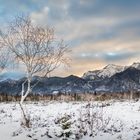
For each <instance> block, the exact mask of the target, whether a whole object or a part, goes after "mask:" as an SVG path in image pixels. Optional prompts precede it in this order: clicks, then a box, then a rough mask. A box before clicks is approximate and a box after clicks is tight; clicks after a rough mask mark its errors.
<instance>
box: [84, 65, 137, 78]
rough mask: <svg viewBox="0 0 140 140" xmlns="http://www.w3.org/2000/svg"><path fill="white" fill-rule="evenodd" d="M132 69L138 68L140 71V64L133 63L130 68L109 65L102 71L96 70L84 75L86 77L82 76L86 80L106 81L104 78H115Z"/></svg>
mask: <svg viewBox="0 0 140 140" xmlns="http://www.w3.org/2000/svg"><path fill="white" fill-rule="evenodd" d="M130 67H133V68H136V69H138V70H140V63H133V64H132V65H130V66H119V65H114V64H109V65H107V66H105V67H104V68H103V69H101V70H95V71H88V72H86V73H84V75H83V76H82V78H84V79H91V80H92V79H93V80H95V79H104V78H107V77H108V78H109V77H111V76H113V75H114V74H116V73H120V72H122V71H124V70H126V69H128V68H130Z"/></svg>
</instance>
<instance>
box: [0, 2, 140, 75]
mask: <svg viewBox="0 0 140 140" xmlns="http://www.w3.org/2000/svg"><path fill="white" fill-rule="evenodd" d="M21 13H24V14H28V15H30V16H31V18H32V20H33V22H35V23H37V24H39V25H42V26H43V25H46V24H47V25H49V26H52V27H54V28H55V30H56V34H57V36H58V37H59V38H63V39H64V40H65V42H66V44H68V45H69V47H70V48H71V50H72V52H71V54H70V56H71V59H72V61H71V67H70V68H67V69H59V70H58V71H57V72H55V73H54V74H56V75H59V76H60V75H61V76H62V75H63V76H65V75H70V74H75V75H79V76H81V75H82V74H83V73H84V72H86V71H88V70H95V69H100V68H102V67H104V66H105V65H107V64H110V63H113V64H118V65H130V64H132V63H133V62H139V60H140V0H0V24H1V27H2V26H3V25H4V24H5V23H7V22H8V21H10V20H12V18H13V17H14V16H16V15H19V14H21Z"/></svg>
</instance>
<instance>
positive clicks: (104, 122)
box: [0, 101, 140, 140]
mask: <svg viewBox="0 0 140 140" xmlns="http://www.w3.org/2000/svg"><path fill="white" fill-rule="evenodd" d="M25 107H26V110H28V111H27V113H28V115H30V120H31V128H25V127H23V126H21V122H22V115H21V110H20V107H19V104H18V103H0V140H49V139H51V140H59V139H60V140H64V139H65V140H67V139H68V140H69V139H70V140H71V139H74V140H78V139H82V140H93V139H94V140H139V139H140V101H137V102H135V101H123V102H121V101H105V102H68V103H67V102H39V103H37V102H36V103H35V102H31V103H26V105H25Z"/></svg>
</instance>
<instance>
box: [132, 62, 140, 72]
mask: <svg viewBox="0 0 140 140" xmlns="http://www.w3.org/2000/svg"><path fill="white" fill-rule="evenodd" d="M131 67H134V68H136V69H139V70H140V63H139V62H135V63H133V64H132V65H131Z"/></svg>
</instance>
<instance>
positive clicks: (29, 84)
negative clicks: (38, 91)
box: [20, 76, 31, 127]
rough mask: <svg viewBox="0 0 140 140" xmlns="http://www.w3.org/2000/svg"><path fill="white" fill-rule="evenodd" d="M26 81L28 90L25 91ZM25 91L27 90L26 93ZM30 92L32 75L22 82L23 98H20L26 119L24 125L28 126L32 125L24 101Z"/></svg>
mask: <svg viewBox="0 0 140 140" xmlns="http://www.w3.org/2000/svg"><path fill="white" fill-rule="evenodd" d="M26 82H27V91H26V92H25V83H26ZM24 92H25V94H24ZM30 92H31V78H30V76H28V77H27V80H25V81H24V83H23V84H22V92H21V100H20V108H21V111H22V114H23V118H24V121H25V124H24V125H26V127H30V118H29V117H28V116H27V114H26V113H25V110H24V107H23V102H24V100H25V98H26V97H27V96H28V94H29V93H30Z"/></svg>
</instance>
